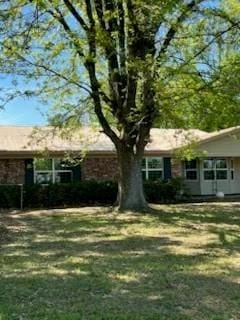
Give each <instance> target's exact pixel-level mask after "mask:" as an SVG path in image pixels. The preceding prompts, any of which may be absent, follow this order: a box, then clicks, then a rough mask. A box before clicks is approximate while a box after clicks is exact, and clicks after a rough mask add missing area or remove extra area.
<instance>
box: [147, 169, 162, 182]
mask: <svg viewBox="0 0 240 320" xmlns="http://www.w3.org/2000/svg"><path fill="white" fill-rule="evenodd" d="M148 179H149V180H152V181H155V180H161V179H162V171H148Z"/></svg>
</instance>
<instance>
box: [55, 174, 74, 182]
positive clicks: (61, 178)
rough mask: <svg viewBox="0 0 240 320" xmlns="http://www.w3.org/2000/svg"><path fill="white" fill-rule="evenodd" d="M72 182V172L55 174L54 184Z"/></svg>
mask: <svg viewBox="0 0 240 320" xmlns="http://www.w3.org/2000/svg"><path fill="white" fill-rule="evenodd" d="M71 181H72V172H70V171H69V172H56V174H55V182H56V183H70V182H71Z"/></svg>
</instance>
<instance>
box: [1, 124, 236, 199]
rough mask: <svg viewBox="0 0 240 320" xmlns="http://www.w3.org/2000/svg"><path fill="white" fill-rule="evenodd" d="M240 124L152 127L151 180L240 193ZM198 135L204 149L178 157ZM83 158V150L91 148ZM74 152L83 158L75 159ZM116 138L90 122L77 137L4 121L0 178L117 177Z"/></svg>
mask: <svg viewBox="0 0 240 320" xmlns="http://www.w3.org/2000/svg"><path fill="white" fill-rule="evenodd" d="M239 135H240V127H234V128H229V129H225V130H221V131H218V132H213V133H207V132H204V131H201V130H180V129H156V128H155V129H152V130H151V139H150V141H149V143H148V145H147V147H146V150H145V157H144V159H143V163H142V173H143V178H144V179H147V180H156V179H171V178H172V177H183V178H184V179H185V182H186V184H187V185H188V186H189V188H190V189H191V192H192V194H195V195H208V194H209V195H210V194H215V193H216V192H218V191H222V192H224V193H225V194H238V193H240V141H239V139H238V136H239ZM191 141H195V142H196V141H197V143H196V144H195V146H194V149H195V151H196V152H197V153H199V154H201V156H200V157H198V158H196V159H194V160H191V161H180V160H177V159H175V157H174V155H175V152H176V150H181V148H182V147H184V146H186V145H187V144H189V143H190V142H191ZM85 153H86V156H84V157H83V158H82V154H85ZM66 155H71V158H75V159H80V158H82V159H83V160H82V161H76V162H74V163H72V162H71V161H68V160H67V158H66ZM117 175H118V169H117V159H116V153H115V149H114V146H113V144H112V143H111V141H110V140H109V139H108V137H106V136H105V135H104V134H102V133H99V132H98V131H97V130H90V129H89V128H84V129H82V130H81V132H80V133H79V134H78V135H75V136H74V137H72V138H71V139H68V140H66V139H64V138H62V137H60V136H59V135H57V134H56V133H55V134H53V132H52V129H51V128H48V127H44V128H41V129H40V130H36V129H34V128H32V127H17V126H1V127H0V184H33V183H42V184H45V183H61V182H63V183H67V182H71V181H79V180H90V179H97V180H111V179H117Z"/></svg>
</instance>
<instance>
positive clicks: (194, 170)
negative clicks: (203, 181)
mask: <svg viewBox="0 0 240 320" xmlns="http://www.w3.org/2000/svg"><path fill="white" fill-rule="evenodd" d="M193 160H194V161H196V168H194V169H189V168H187V166H186V161H184V177H185V179H186V180H187V181H198V178H199V172H198V161H197V160H196V159H193ZM187 172H196V179H188V178H187Z"/></svg>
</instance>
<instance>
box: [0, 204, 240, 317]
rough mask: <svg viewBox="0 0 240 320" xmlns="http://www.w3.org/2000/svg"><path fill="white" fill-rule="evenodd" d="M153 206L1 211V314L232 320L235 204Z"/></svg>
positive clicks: (239, 287) (236, 265) (237, 250)
mask: <svg viewBox="0 0 240 320" xmlns="http://www.w3.org/2000/svg"><path fill="white" fill-rule="evenodd" d="M155 209H156V210H155V213H152V214H133V213H127V214H118V213H116V212H112V211H111V210H110V209H107V208H100V207H99V208H81V209H65V210H57V209H56V210H41V211H31V212H24V213H18V214H17V213H8V214H7V213H2V214H0V227H1V228H0V233H1V232H2V233H1V234H2V236H1V237H0V251H1V252H0V253H1V255H0V320H15V319H16V320H40V319H41V320H42V319H43V320H55V319H56V320H88V319H89V320H100V319H101V320H113V319H117V320H147V319H149V320H150V319H151V320H155V319H156V320H157V319H158V320H190V319H191V320H205V319H208V320H239V319H240V204H238V203H235V204H234V203H229V204H220V203H219V204H204V205H188V204H187V205H169V206H156V207H155ZM6 227H7V229H6Z"/></svg>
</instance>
